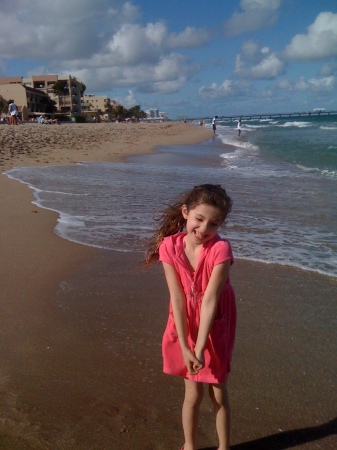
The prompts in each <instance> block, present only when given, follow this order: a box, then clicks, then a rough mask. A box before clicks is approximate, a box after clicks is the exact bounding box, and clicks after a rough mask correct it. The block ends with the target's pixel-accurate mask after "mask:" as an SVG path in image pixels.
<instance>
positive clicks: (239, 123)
mask: <svg viewBox="0 0 337 450" xmlns="http://www.w3.org/2000/svg"><path fill="white" fill-rule="evenodd" d="M238 136H241V119H239V122H238Z"/></svg>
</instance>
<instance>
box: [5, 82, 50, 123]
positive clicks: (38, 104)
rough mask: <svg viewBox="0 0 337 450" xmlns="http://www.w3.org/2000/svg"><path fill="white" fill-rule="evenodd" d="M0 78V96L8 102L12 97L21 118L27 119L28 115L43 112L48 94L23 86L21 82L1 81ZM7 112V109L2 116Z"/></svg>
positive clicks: (37, 114)
mask: <svg viewBox="0 0 337 450" xmlns="http://www.w3.org/2000/svg"><path fill="white" fill-rule="evenodd" d="M1 80H3V79H0V96H1V97H2V98H3V99H4V100H5V101H6V102H8V100H9V99H13V100H14V102H15V104H16V105H17V107H18V110H19V114H20V115H21V118H22V120H28V119H29V118H30V117H34V116H36V117H37V116H40V115H41V114H45V113H46V111H47V108H48V95H47V94H45V93H44V92H42V91H40V90H38V89H34V88H30V87H27V86H23V85H22V84H21V83H8V84H4V83H1ZM6 114H7V109H5V111H4V112H3V113H2V116H5V115H6Z"/></svg>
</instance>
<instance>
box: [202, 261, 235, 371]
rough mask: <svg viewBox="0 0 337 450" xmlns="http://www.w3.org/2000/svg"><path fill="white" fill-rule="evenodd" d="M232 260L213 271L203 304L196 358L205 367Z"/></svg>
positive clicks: (219, 265)
mask: <svg viewBox="0 0 337 450" xmlns="http://www.w3.org/2000/svg"><path fill="white" fill-rule="evenodd" d="M230 265H231V263H230V260H227V261H225V262H223V263H222V264H218V265H217V266H215V267H214V268H213V270H212V274H211V277H210V279H209V282H208V285H207V288H206V291H205V294H204V297H203V299H202V304H201V312H200V324H199V331H198V338H197V342H196V345H195V349H194V352H195V356H196V357H197V358H198V360H199V361H200V362H201V363H202V364H203V365H204V364H205V361H204V350H205V347H206V343H207V339H208V336H209V333H210V331H211V328H212V325H213V321H214V316H215V312H216V309H217V305H218V299H219V296H220V293H221V291H222V289H223V287H224V285H225V283H226V280H227V278H228V274H229V269H230Z"/></svg>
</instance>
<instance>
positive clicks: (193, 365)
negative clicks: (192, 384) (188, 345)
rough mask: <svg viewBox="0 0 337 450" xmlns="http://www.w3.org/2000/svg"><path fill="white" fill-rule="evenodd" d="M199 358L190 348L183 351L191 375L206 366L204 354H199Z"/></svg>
mask: <svg viewBox="0 0 337 450" xmlns="http://www.w3.org/2000/svg"><path fill="white" fill-rule="evenodd" d="M198 356H199V358H197V357H196V355H195V354H194V353H193V352H192V351H191V350H190V349H187V350H186V351H185V352H183V357H184V362H185V364H186V367H187V370H188V372H189V373H190V374H191V375H196V374H197V373H198V372H199V371H200V370H201V369H203V368H204V367H205V361H204V357H203V354H202V353H201V354H200V355H198Z"/></svg>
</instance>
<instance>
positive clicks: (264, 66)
mask: <svg viewBox="0 0 337 450" xmlns="http://www.w3.org/2000/svg"><path fill="white" fill-rule="evenodd" d="M283 72H284V62H283V61H282V60H281V59H280V58H279V57H278V56H277V55H276V54H275V53H273V52H271V51H270V49H269V48H268V47H263V48H262V49H261V50H260V49H259V47H258V45H257V44H256V43H255V42H252V41H249V42H246V43H245V44H244V45H243V47H242V51H241V53H240V54H238V55H237V56H236V61H235V69H234V75H236V76H238V77H240V78H250V79H255V80H271V79H274V78H276V77H277V76H279V75H281V74H282V73H283Z"/></svg>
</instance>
